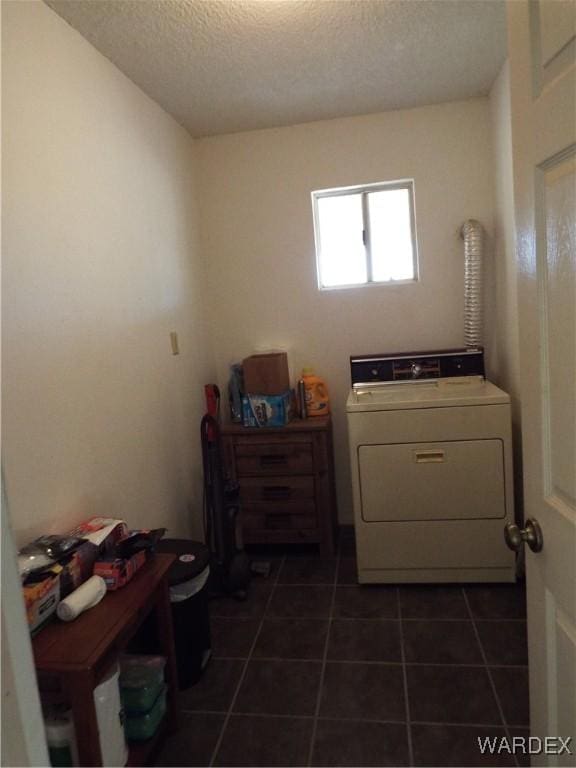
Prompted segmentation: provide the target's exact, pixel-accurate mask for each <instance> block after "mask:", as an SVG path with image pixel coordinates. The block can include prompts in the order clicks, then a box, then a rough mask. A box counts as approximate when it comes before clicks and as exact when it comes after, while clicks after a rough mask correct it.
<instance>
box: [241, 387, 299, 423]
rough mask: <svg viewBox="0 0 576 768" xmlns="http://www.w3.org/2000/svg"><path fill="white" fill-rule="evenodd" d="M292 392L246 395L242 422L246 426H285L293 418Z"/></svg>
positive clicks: (243, 399)
mask: <svg viewBox="0 0 576 768" xmlns="http://www.w3.org/2000/svg"><path fill="white" fill-rule="evenodd" d="M291 405H292V396H291V392H290V391H288V392H284V393H283V394H281V395H245V396H244V397H243V398H242V423H243V424H244V426H245V427H283V426H285V425H286V424H288V422H289V421H290V419H291V418H292V408H291Z"/></svg>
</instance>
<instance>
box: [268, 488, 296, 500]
mask: <svg viewBox="0 0 576 768" xmlns="http://www.w3.org/2000/svg"><path fill="white" fill-rule="evenodd" d="M291 496H292V488H290V486H289V485H265V486H264V487H263V488H262V497H263V498H264V499H289V498H290V497H291Z"/></svg>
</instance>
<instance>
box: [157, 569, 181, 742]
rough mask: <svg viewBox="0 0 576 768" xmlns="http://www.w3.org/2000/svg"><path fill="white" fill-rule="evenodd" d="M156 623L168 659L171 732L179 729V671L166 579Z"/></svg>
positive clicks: (163, 583) (167, 673)
mask: <svg viewBox="0 0 576 768" xmlns="http://www.w3.org/2000/svg"><path fill="white" fill-rule="evenodd" d="M156 621H157V626H158V640H159V642H160V647H161V648H162V653H163V654H164V656H165V657H166V682H167V683H168V717H169V723H168V727H169V730H171V731H172V730H175V729H176V728H177V727H178V669H177V666H176V650H175V647H174V628H173V625H172V606H171V604H170V589H169V587H168V582H167V580H166V579H164V581H163V582H162V583H161V584H160V585H159V586H158V589H157V590H156Z"/></svg>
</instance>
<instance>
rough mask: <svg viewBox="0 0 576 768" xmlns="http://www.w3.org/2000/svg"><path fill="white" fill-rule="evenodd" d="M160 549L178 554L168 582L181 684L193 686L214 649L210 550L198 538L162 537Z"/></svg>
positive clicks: (182, 686)
mask: <svg viewBox="0 0 576 768" xmlns="http://www.w3.org/2000/svg"><path fill="white" fill-rule="evenodd" d="M156 551H157V552H167V553H169V554H173V555H176V557H177V560H176V561H175V562H174V563H173V564H172V567H171V568H170V571H169V572H168V583H169V584H170V602H171V604H172V621H173V623H174V644H175V647H176V662H177V665H178V684H179V687H180V689H183V688H189V687H190V686H191V685H194V683H196V682H197V681H198V679H199V678H200V675H201V674H202V672H203V670H204V667H205V666H206V664H207V663H208V660H209V659H210V653H211V651H210V614H209V611H208V577H209V575H210V550H209V549H208V547H207V546H206V545H205V544H201V543H200V542H198V541H189V540H188V539H162V541H160V542H158V545H157V546H156Z"/></svg>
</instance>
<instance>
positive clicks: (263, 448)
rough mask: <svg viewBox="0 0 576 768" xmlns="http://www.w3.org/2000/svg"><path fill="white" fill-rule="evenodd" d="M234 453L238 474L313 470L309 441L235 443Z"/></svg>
mask: <svg viewBox="0 0 576 768" xmlns="http://www.w3.org/2000/svg"><path fill="white" fill-rule="evenodd" d="M234 455H235V461H236V471H237V473H238V475H239V476H240V475H265V474H271V475H274V474H292V473H301V474H305V473H306V472H310V473H312V472H313V471H314V458H313V454H312V445H311V444H310V443H288V442H282V443H252V444H249V443H237V444H236V445H235V446H234Z"/></svg>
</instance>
